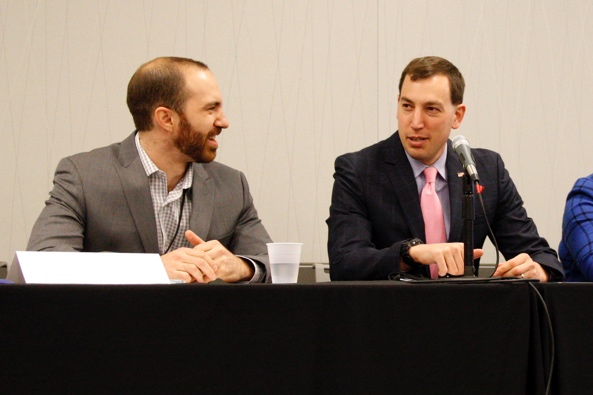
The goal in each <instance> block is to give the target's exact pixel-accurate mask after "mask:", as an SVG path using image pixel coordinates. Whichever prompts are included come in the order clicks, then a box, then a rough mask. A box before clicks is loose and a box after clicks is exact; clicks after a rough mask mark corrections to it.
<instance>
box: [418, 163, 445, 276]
mask: <svg viewBox="0 0 593 395" xmlns="http://www.w3.org/2000/svg"><path fill="white" fill-rule="evenodd" d="M436 176H437V169H435V168H434V167H427V168H426V169H424V179H425V181H426V184H424V188H423V189H422V194H421V195H420V207H421V208H422V217H423V218H424V232H425V234H426V243H427V244H432V243H446V242H447V232H446V231H445V218H444V217H443V207H442V206H441V201H440V200H439V196H438V195H437V191H436V185H435V181H436ZM438 276H439V269H438V266H437V264H436V263H433V264H431V265H430V278H432V279H435V278H437V277H438Z"/></svg>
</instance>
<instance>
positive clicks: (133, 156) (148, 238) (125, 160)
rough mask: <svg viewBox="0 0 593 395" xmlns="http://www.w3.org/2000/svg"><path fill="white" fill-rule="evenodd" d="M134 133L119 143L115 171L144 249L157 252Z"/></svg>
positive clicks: (157, 246) (148, 197) (148, 192)
mask: <svg viewBox="0 0 593 395" xmlns="http://www.w3.org/2000/svg"><path fill="white" fill-rule="evenodd" d="M135 135H136V133H135V132H134V133H132V135H131V136H129V137H128V138H126V139H125V140H124V141H122V143H121V145H120V152H119V164H120V165H121V166H116V167H117V172H118V174H119V177H120V182H121V184H122V188H123V190H124V193H125V195H126V200H127V202H128V208H129V209H130V213H131V214H132V218H134V222H135V224H136V228H137V230H138V234H139V235H140V239H141V240H142V245H143V246H144V250H145V251H146V252H148V253H159V241H158V236H157V233H156V229H157V228H156V219H155V216H154V209H153V207H152V197H151V194H150V185H149V184H148V178H147V177H146V172H145V170H144V167H143V166H142V162H141V161H140V156H139V155H138V150H137V149H136V142H135V140H134V138H135V137H134V136H135Z"/></svg>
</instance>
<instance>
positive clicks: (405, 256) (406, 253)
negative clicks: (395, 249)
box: [399, 239, 424, 269]
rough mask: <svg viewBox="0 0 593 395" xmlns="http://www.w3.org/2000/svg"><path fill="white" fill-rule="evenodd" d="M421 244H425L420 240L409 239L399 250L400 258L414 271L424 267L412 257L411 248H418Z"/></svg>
mask: <svg viewBox="0 0 593 395" xmlns="http://www.w3.org/2000/svg"><path fill="white" fill-rule="evenodd" d="M419 244H424V242H423V241H422V240H420V239H409V240H406V241H404V242H403V243H402V246H401V249H400V250H399V256H400V257H401V259H402V260H403V261H404V263H405V264H406V265H408V266H410V267H411V268H412V269H416V268H418V267H421V266H422V264H420V263H418V262H416V261H415V260H414V259H412V257H411V256H410V248H411V247H414V246H417V245H419Z"/></svg>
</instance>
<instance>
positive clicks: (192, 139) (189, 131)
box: [174, 113, 216, 163]
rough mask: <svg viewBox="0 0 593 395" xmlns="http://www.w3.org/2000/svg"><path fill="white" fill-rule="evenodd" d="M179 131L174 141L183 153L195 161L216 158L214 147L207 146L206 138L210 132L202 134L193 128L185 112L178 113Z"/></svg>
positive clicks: (199, 161)
mask: <svg viewBox="0 0 593 395" xmlns="http://www.w3.org/2000/svg"><path fill="white" fill-rule="evenodd" d="M179 116H180V120H179V133H178V134H177V138H176V139H175V141H174V143H175V146H176V147H177V148H178V149H179V150H180V151H181V152H182V153H184V154H185V155H187V156H189V157H190V158H192V160H193V161H194V162H196V163H208V162H212V161H213V160H214V159H215V158H216V148H213V147H207V146H206V140H207V139H208V137H209V136H210V133H208V134H206V135H204V134H202V133H200V132H198V131H197V130H195V129H193V128H192V126H191V125H190V123H189V121H188V120H187V118H186V117H185V114H183V113H181V114H179Z"/></svg>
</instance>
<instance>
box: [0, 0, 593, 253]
mask: <svg viewBox="0 0 593 395" xmlns="http://www.w3.org/2000/svg"><path fill="white" fill-rule="evenodd" d="M591 37H593V2H592V1H590V0H563V1H558V0H522V1H520V0H518V1H508V0H507V1H501V0H425V1H419V0H407V1H403V0H400V1H398V0H308V1H307V0H299V1H297V0H201V1H200V0H162V1H161V0H76V1H74V0H72V1H67V0H53V1H50V0H0V137H1V140H0V142H1V149H0V153H1V154H0V175H1V177H2V188H1V189H0V260H6V261H9V262H10V261H12V258H13V256H14V251H17V250H22V249H24V248H25V246H26V242H27V239H28V236H29V233H30V231H31V227H32V225H33V223H34V221H35V219H36V218H37V216H38V214H39V212H40V210H41V209H42V207H43V202H44V201H45V199H46V198H47V197H48V192H49V190H50V189H51V187H52V177H53V172H54V170H55V166H56V165H57V162H58V161H59V159H61V158H62V157H64V156H66V155H70V154H73V153H76V152H80V151H86V150H90V149H93V148H96V147H100V146H104V145H107V144H110V143H112V142H117V141H120V140H122V139H123V138H125V137H126V136H127V135H128V134H129V133H131V132H132V130H133V123H132V119H131V116H130V115H129V113H128V110H127V107H126V104H125V96H126V87H127V83H128V80H129V78H130V77H131V75H132V74H133V72H134V71H135V70H136V68H137V67H138V66H139V65H140V64H142V63H144V62H145V61H147V60H150V59H152V58H154V57H157V56H165V55H175V56H186V57H192V58H195V59H198V60H202V61H204V62H206V63H207V64H208V65H209V66H210V68H211V69H212V71H213V72H214V74H215V75H216V76H217V78H218V81H219V85H220V87H221V90H222V93H223V96H224V98H225V107H226V112H227V116H228V118H229V120H230V123H231V127H230V128H229V129H228V130H226V131H225V132H223V135H222V136H221V139H220V140H221V149H220V151H219V157H218V160H219V161H221V162H223V163H226V164H228V165H230V166H232V167H235V168H238V169H240V170H242V171H244V172H245V173H246V175H247V178H248V180H249V182H250V185H251V188H252V194H253V196H254V199H255V202H256V205H257V207H258V210H259V213H260V216H261V217H262V219H263V221H264V224H265V226H266V228H267V229H268V231H269V232H270V234H271V236H272V238H273V239H274V240H276V241H286V240H289V241H302V242H304V243H305V245H304V251H303V261H308V262H326V261H327V252H326V240H327V227H326V225H325V219H326V218H327V215H328V207H329V202H330V195H331V187H332V174H333V161H334V159H335V157H336V156H338V155H339V154H342V153H344V152H348V151H354V150H358V149H360V148H362V147H364V146H367V145H370V144H372V143H374V142H376V141H378V140H380V139H384V138H386V137H388V136H389V135H390V134H391V133H393V132H394V131H395V130H396V128H397V121H396V118H395V109H396V99H397V85H398V80H399V75H400V73H401V70H402V69H403V68H404V67H405V65H406V64H407V63H408V62H409V61H410V60H411V59H412V58H414V57H418V56H424V55H439V56H443V57H445V58H448V59H449V60H451V61H452V62H453V63H455V64H456V65H457V66H458V67H459V68H460V70H461V72H462V73H463V74H464V77H465V79H466V84H467V89H466V95H465V103H466V104H467V107H468V111H467V114H466V118H465V120H464V122H463V124H462V126H461V128H460V129H459V130H458V132H456V133H459V134H463V135H465V136H466V137H467V138H468V139H469V141H470V142H471V144H472V146H474V147H484V148H490V149H493V150H496V151H499V152H500V153H501V154H502V156H503V158H504V159H505V162H506V164H507V167H508V169H509V170H510V172H511V176H512V177H513V179H514V181H515V183H516V184H517V186H518V188H519V191H520V192H521V194H522V196H523V199H524V200H525V203H526V207H527V209H528V212H529V214H530V215H531V216H532V217H533V218H534V219H535V221H536V224H537V225H538V228H539V231H540V233H541V234H542V235H543V236H545V237H546V238H547V239H548V241H549V242H550V244H551V245H552V246H553V247H554V248H557V246H558V242H559V241H560V237H561V219H562V212H563V207H564V200H565V197H566V194H567V192H568V191H569V190H570V188H571V186H572V184H573V183H574V181H575V180H576V178H577V177H580V176H584V175H587V174H589V173H593V156H592V155H591V154H592V153H593V137H592V135H591V132H590V129H591V127H590V119H591V114H593V110H592V109H593V40H591Z"/></svg>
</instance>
